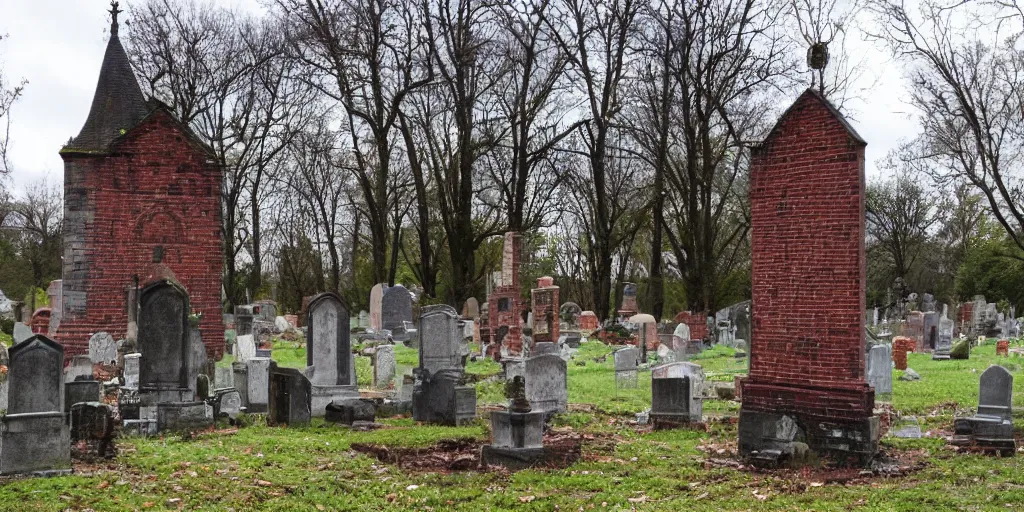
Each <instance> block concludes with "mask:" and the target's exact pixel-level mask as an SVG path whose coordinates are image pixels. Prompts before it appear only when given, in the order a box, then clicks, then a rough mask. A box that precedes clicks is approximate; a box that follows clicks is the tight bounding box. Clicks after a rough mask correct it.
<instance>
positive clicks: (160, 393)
mask: <svg viewBox="0 0 1024 512" xmlns="http://www.w3.org/2000/svg"><path fill="white" fill-rule="evenodd" d="M138 396H139V405H140V406H143V407H145V406H154V405H157V404H162V403H176V402H191V401H192V398H193V396H194V393H193V392H192V390H191V389H188V388H170V389H140V390H139V395H138Z"/></svg>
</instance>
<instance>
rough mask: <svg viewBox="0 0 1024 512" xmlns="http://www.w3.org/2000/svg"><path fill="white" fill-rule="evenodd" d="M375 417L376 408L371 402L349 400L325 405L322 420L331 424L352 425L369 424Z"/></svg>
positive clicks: (356, 399) (355, 399)
mask: <svg viewBox="0 0 1024 512" xmlns="http://www.w3.org/2000/svg"><path fill="white" fill-rule="evenodd" d="M376 416H377V406H376V405H374V403H373V401H371V400H362V399H358V398H350V399H346V400H337V401H334V402H331V403H329V404H327V410H326V414H324V420H325V421H329V422H331V423H343V424H345V425H352V424H354V423H356V422H369V423H373V420H374V419H376Z"/></svg>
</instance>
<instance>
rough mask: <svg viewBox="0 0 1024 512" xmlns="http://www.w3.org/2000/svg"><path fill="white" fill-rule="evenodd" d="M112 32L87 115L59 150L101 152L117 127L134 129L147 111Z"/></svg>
mask: <svg viewBox="0 0 1024 512" xmlns="http://www.w3.org/2000/svg"><path fill="white" fill-rule="evenodd" d="M115 23H116V21H115ZM112 32H113V33H112V35H111V36H110V41H109V42H108V43H107V51H106V53H105V54H104V55H103V66H101V67H100V79H99V81H97V82H96V95H95V96H93V98H92V107H91V108H90V109H89V117H88V118H86V120H85V125H83V126H82V131H81V132H79V134H78V137H75V138H74V140H72V141H71V142H70V143H69V144H68V145H67V146H65V147H64V149H63V150H62V151H63V152H74V151H86V152H104V151H106V150H107V147H108V146H109V145H110V142H111V141H113V140H114V139H115V138H117V137H119V136H120V135H121V130H130V129H131V128H134V127H135V125H137V124H139V121H141V120H142V118H144V117H146V114H148V113H149V111H150V108H149V106H147V104H146V99H145V97H143V95H142V89H141V88H139V82H138V81H137V80H136V79H135V73H133V72H132V66H131V64H130V63H129V62H128V55H127V54H125V52H124V48H123V47H122V46H121V40H120V39H118V37H117V31H116V28H115V29H114V30H113V31H112Z"/></svg>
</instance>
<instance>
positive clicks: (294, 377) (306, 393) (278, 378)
mask: <svg viewBox="0 0 1024 512" xmlns="http://www.w3.org/2000/svg"><path fill="white" fill-rule="evenodd" d="M269 377H270V403H269V405H268V409H267V422H268V423H270V424H271V425H291V426H299V425H308V424H309V422H310V418H311V417H312V408H311V407H312V406H311V404H312V386H311V385H310V383H309V379H307V378H306V376H305V375H303V374H302V372H300V371H298V370H296V369H294V368H279V367H278V366H277V363H273V364H271V365H270V373H269Z"/></svg>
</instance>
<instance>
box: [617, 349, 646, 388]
mask: <svg viewBox="0 0 1024 512" xmlns="http://www.w3.org/2000/svg"><path fill="white" fill-rule="evenodd" d="M613 357H614V359H615V387H616V388H622V389H626V388H635V387H637V363H638V362H639V360H640V351H639V350H637V349H636V347H626V348H620V349H618V350H616V351H615V352H614V356H613Z"/></svg>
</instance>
